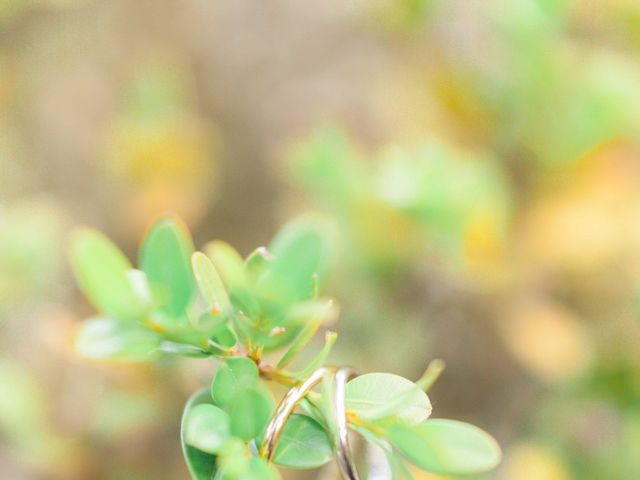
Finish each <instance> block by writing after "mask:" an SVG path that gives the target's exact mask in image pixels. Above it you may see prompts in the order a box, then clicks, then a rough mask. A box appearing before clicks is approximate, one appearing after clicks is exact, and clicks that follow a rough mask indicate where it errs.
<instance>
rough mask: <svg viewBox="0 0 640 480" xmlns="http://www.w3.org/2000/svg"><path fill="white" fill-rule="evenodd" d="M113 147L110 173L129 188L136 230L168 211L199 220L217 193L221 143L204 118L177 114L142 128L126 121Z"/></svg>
mask: <svg viewBox="0 0 640 480" xmlns="http://www.w3.org/2000/svg"><path fill="white" fill-rule="evenodd" d="M109 144H110V151H109V153H108V163H107V170H108V171H109V172H110V173H111V174H112V175H114V176H116V177H117V178H118V181H119V182H121V183H122V184H125V185H127V184H128V185H129V186H130V193H131V199H130V201H129V204H130V206H131V207H130V209H129V210H128V212H129V215H130V220H131V223H132V225H133V226H140V225H146V224H147V223H148V221H149V218H153V217H155V216H158V215H159V214H162V213H165V212H167V211H172V212H177V213H178V214H180V216H181V217H183V218H185V219H187V220H188V221H194V220H197V219H198V217H199V216H200V214H201V213H202V211H203V209H204V208H205V207H206V206H207V204H208V202H209V201H210V200H211V198H212V196H213V195H214V194H215V192H216V191H217V168H216V167H217V160H218V158H217V153H218V146H219V142H218V138H217V136H216V131H215V129H214V128H213V126H212V125H209V124H208V123H207V122H205V121H203V120H202V119H199V118H195V117H190V116H186V115H178V116H175V117H174V116H171V117H169V118H164V119H157V120H155V121H152V122H150V123H142V124H139V123H137V122H136V121H131V120H129V119H122V120H121V121H120V122H118V123H116V124H115V125H114V128H113V130H112V132H111V135H110V137H109ZM136 231H138V229H136Z"/></svg>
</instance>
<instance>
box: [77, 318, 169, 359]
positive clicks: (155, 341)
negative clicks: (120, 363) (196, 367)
mask: <svg viewBox="0 0 640 480" xmlns="http://www.w3.org/2000/svg"><path fill="white" fill-rule="evenodd" d="M162 340H163V337H162V335H160V334H158V333H156V332H153V331H151V330H148V329H147V328H145V327H144V326H142V325H140V324H138V323H135V322H130V321H126V320H115V319H113V318H103V317H97V318H92V319H89V320H87V321H86V322H84V323H83V324H82V326H81V327H80V332H79V333H78V335H77V337H76V341H75V347H76V350H77V351H78V352H79V353H80V354H81V355H83V356H85V357H88V358H94V359H99V360H106V359H111V360H149V359H151V358H152V356H153V353H154V352H155V351H156V350H157V349H158V347H159V346H160V343H161V342H162Z"/></svg>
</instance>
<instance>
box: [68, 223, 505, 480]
mask: <svg viewBox="0 0 640 480" xmlns="http://www.w3.org/2000/svg"><path fill="white" fill-rule="evenodd" d="M325 231H326V229H324V228H323V226H322V224H321V223H319V222H318V221H317V220H315V219H311V218H301V219H297V220H295V221H293V222H291V223H289V224H288V225H286V226H285V227H284V228H283V229H282V230H281V231H280V232H279V233H278V234H277V235H276V237H275V239H274V240H273V242H272V243H271V245H270V247H269V248H268V249H267V248H264V247H262V248H258V249H256V250H255V251H254V252H252V253H251V254H250V255H249V256H248V257H247V258H245V259H243V258H242V256H241V255H240V254H239V253H238V252H237V251H236V250H235V249H234V248H233V247H231V246H230V245H228V244H226V243H223V242H219V241H215V242H212V243H210V244H208V245H206V246H205V247H204V249H203V252H196V251H195V248H194V246H193V242H192V240H191V237H190V235H189V232H188V230H187V229H186V227H185V226H184V225H183V224H182V223H181V222H180V221H179V220H177V219H175V218H163V219H161V220H160V221H158V222H157V223H155V224H154V225H153V227H152V228H151V229H150V230H149V231H148V233H147V234H146V236H145V238H144V241H143V242H142V246H141V248H140V258H139V264H138V265H139V269H135V268H134V267H133V266H132V265H131V263H130V262H129V260H128V259H127V258H126V257H125V255H124V254H123V253H122V252H121V251H120V250H119V249H118V248H117V247H116V246H115V245H114V244H113V243H112V242H111V241H110V240H109V239H108V238H106V237H105V236H104V235H102V234H101V233H99V232H97V231H94V230H90V229H80V230H78V231H77V232H76V233H75V234H74V236H73V239H72V244H71V249H70V254H71V263H72V266H73V269H74V272H75V275H76V278H77V280H78V284H79V285H80V288H81V289H82V290H83V292H84V293H85V295H86V296H87V297H88V299H89V300H90V301H91V302H92V303H93V305H94V306H95V307H96V309H97V310H98V312H99V316H98V317H94V318H92V319H89V320H88V321H87V322H85V323H84V324H83V326H82V328H81V330H80V332H79V334H78V336H77V341H76V346H77V349H78V351H79V352H81V353H82V354H83V355H85V356H87V357H91V358H94V359H110V360H113V359H116V360H149V359H152V358H154V357H156V356H159V355H179V356H187V357H202V358H206V357H213V358H215V359H217V361H218V362H219V366H218V368H217V371H216V373H215V376H214V378H213V379H212V383H211V387H210V388H206V389H203V390H201V391H199V392H197V393H195V394H194V395H193V396H192V397H191V399H190V400H189V401H188V403H187V405H186V407H185V410H184V414H183V419H182V431H181V442H182V448H183V452H184V456H185V460H186V463H187V466H188V469H189V471H190V473H191V476H192V478H193V479H195V480H205V479H207V480H209V479H215V480H250V479H276V478H279V473H278V470H277V468H276V465H277V466H281V467H289V468H302V469H309V468H317V467H320V466H322V465H324V464H326V463H327V462H329V461H330V460H331V459H332V458H333V457H334V455H335V445H334V441H333V440H332V438H333V435H334V434H333V432H334V428H333V426H332V423H331V422H332V420H331V415H329V413H328V411H329V410H328V405H327V394H326V391H324V390H323V389H321V390H320V391H312V392H310V394H309V395H307V397H306V398H305V399H304V401H303V402H302V403H301V409H300V411H298V412H296V413H294V415H293V416H291V417H290V418H289V420H288V421H287V423H286V424H285V427H284V430H283V432H282V435H281V437H280V439H279V442H278V445H277V447H276V449H275V452H274V454H273V457H272V461H268V460H267V459H265V458H264V457H262V456H260V454H259V453H258V452H259V447H260V444H261V442H262V439H263V436H264V430H265V427H266V425H267V423H268V422H269V420H270V418H271V417H272V415H273V414H274V411H275V405H276V402H275V400H274V397H273V394H272V391H271V390H270V389H269V387H268V385H269V383H278V384H281V385H283V386H286V387H293V386H296V385H299V384H300V382H303V381H304V380H306V379H307V378H308V377H309V376H310V375H311V374H312V373H313V371H314V370H315V369H317V368H318V367H320V366H322V365H323V364H324V363H325V362H326V360H327V357H328V356H329V354H330V351H331V347H332V345H333V343H334V342H335V340H336V338H337V335H336V334H335V333H334V332H331V331H327V332H326V333H325V345H324V347H323V348H322V349H321V350H320V351H319V352H317V353H316V354H315V356H312V358H311V360H310V361H309V362H308V363H307V364H306V365H304V366H302V367H299V368H297V369H295V370H292V369H290V368H291V365H292V364H294V363H295V362H296V360H297V359H299V355H300V354H301V353H302V352H303V351H305V350H306V349H307V348H309V343H310V341H311V340H312V338H313V337H314V335H316V333H317V332H318V331H319V330H320V329H321V327H322V326H326V325H328V324H330V323H332V322H333V321H334V320H335V319H336V317H337V307H336V304H335V302H334V301H333V300H332V299H330V298H323V297H320V296H318V290H319V288H318V285H319V282H320V280H321V278H322V276H323V274H324V272H325V270H326V268H327V263H328V262H327V260H328V251H329V248H328V244H329V242H328V239H327V237H326V235H325V233H324V232H325ZM272 358H276V360H275V361H273V362H271V361H269V360H271V359H272ZM441 370H442V365H441V364H440V363H434V364H432V365H431V366H430V368H429V369H427V371H426V372H425V374H424V375H423V376H422V378H421V379H420V380H418V381H417V382H416V383H414V382H411V381H409V380H407V379H405V378H403V377H400V376H397V375H392V374H388V373H369V374H364V375H361V376H358V377H356V378H354V379H353V380H351V381H350V382H349V383H348V384H347V388H346V405H347V418H348V422H349V426H350V427H351V428H352V429H353V430H355V431H358V432H360V433H361V434H362V435H363V436H364V437H365V439H367V440H369V441H371V442H373V443H375V444H377V445H381V446H383V447H384V448H383V450H384V452H385V455H387V457H388V459H389V463H390V465H391V470H392V471H393V472H395V473H394V477H393V478H410V473H408V472H409V470H408V469H407V467H406V464H405V462H406V461H409V462H411V463H413V464H414V465H415V466H416V467H418V468H421V469H424V470H426V471H430V472H435V473H442V474H454V475H455V474H468V473H478V472H484V471H488V470H490V469H492V468H494V467H495V466H496V465H497V463H498V462H499V460H500V456H501V454H500V449H499V447H498V445H497V443H496V442H495V441H494V440H493V439H492V438H491V437H490V436H489V435H488V434H487V433H485V432H483V431H482V430H480V429H478V428H476V427H473V426H471V425H468V424H465V423H462V422H457V421H453V420H440V419H438V420H433V419H429V416H430V414H431V403H430V400H429V397H428V396H427V394H426V392H425V391H426V390H428V388H429V387H430V386H431V384H432V383H433V382H434V381H435V379H436V378H437V376H438V375H439V373H440V371H441Z"/></svg>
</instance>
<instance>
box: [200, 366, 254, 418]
mask: <svg viewBox="0 0 640 480" xmlns="http://www.w3.org/2000/svg"><path fill="white" fill-rule="evenodd" d="M258 377H259V373H258V367H257V366H256V364H255V362H254V361H253V360H251V359H249V358H247V357H231V358H228V359H227V360H225V362H224V363H223V364H222V365H220V367H219V368H218V371H217V372H216V376H215V377H214V378H213V382H212V383H211V395H212V396H213V399H214V400H215V402H216V403H217V404H218V405H220V406H221V407H227V406H228V405H230V404H232V403H234V402H236V401H237V400H238V398H239V395H240V393H241V392H242V391H243V390H245V389H247V388H252V387H254V386H256V385H257V384H258Z"/></svg>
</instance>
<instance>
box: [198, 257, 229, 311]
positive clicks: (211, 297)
mask: <svg viewBox="0 0 640 480" xmlns="http://www.w3.org/2000/svg"><path fill="white" fill-rule="evenodd" d="M191 265H192V267H193V273H194V274H195V277H196V281H197V282H198V287H199V288H200V293H201V294H202V297H203V298H204V300H205V302H206V303H207V306H208V307H209V308H211V309H215V310H217V312H218V313H219V314H223V315H224V314H226V313H228V312H229V311H230V310H231V303H230V302H229V296H228V295H227V290H226V288H225V286H224V283H223V282H222V278H220V275H219V274H218V271H217V270H216V267H215V266H214V265H213V262H212V261H211V259H209V257H207V256H206V255H205V254H204V253H201V252H196V253H194V254H193V256H192V257H191Z"/></svg>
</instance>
